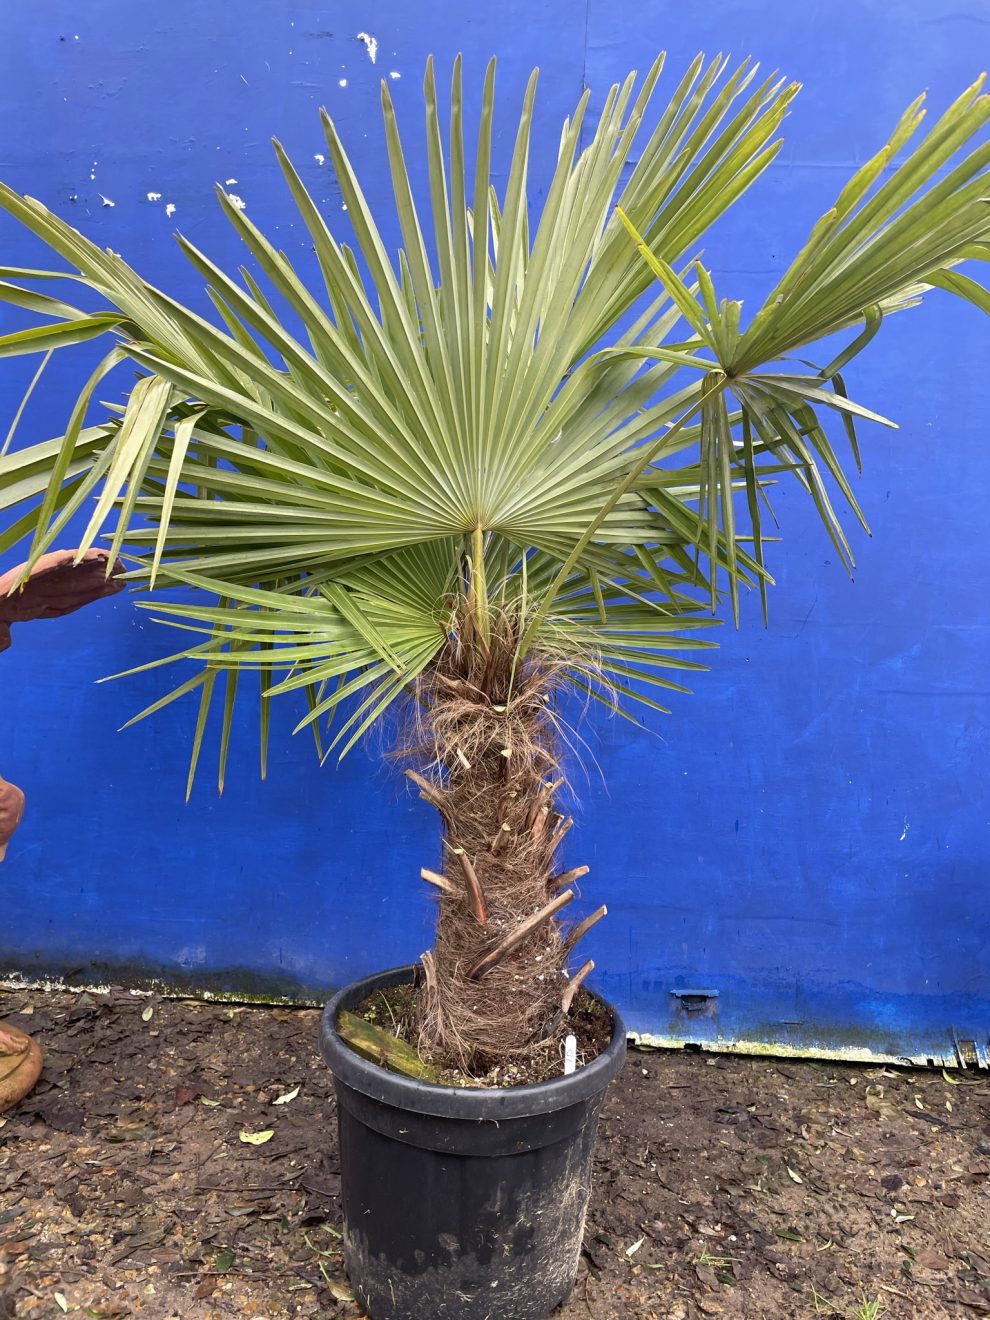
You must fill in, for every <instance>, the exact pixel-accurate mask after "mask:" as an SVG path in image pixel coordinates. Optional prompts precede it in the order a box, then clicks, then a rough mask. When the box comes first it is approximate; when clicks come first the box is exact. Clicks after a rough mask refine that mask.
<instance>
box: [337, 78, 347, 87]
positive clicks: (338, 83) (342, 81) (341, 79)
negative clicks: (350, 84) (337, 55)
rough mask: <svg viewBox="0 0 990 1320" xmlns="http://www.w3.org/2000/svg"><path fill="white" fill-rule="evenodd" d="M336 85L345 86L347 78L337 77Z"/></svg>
mask: <svg viewBox="0 0 990 1320" xmlns="http://www.w3.org/2000/svg"><path fill="white" fill-rule="evenodd" d="M337 86H338V87H346V86H347V79H346V78H339V79H338V80H337Z"/></svg>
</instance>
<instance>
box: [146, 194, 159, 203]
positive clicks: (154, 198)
mask: <svg viewBox="0 0 990 1320" xmlns="http://www.w3.org/2000/svg"><path fill="white" fill-rule="evenodd" d="M161 200H162V195H161V193H148V201H149V202H160V201H161Z"/></svg>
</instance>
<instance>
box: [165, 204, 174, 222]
mask: <svg viewBox="0 0 990 1320" xmlns="http://www.w3.org/2000/svg"><path fill="white" fill-rule="evenodd" d="M165 214H166V215H167V216H168V218H169V219H170V220H171V218H172V216H173V215H175V202H169V203H168V204H167V205H166V207H165Z"/></svg>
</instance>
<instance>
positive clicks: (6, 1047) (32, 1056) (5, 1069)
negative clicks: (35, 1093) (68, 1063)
mask: <svg viewBox="0 0 990 1320" xmlns="http://www.w3.org/2000/svg"><path fill="white" fill-rule="evenodd" d="M44 1061H45V1056H44V1055H43V1054H42V1052H41V1046H40V1045H39V1044H38V1042H37V1041H34V1040H32V1039H31V1037H30V1036H26V1035H25V1034H24V1032H23V1031H21V1030H20V1029H19V1028H18V1027H12V1026H11V1025H10V1023H9V1022H0V1112H2V1111H3V1110H4V1109H10V1108H11V1106H12V1105H16V1104H17V1102H18V1100H23V1099H24V1097H25V1096H26V1095H27V1093H28V1091H30V1090H31V1088H32V1087H33V1086H34V1084H35V1082H36V1081H37V1080H38V1078H39V1077H40V1076H41V1068H42V1065H43V1064H44Z"/></svg>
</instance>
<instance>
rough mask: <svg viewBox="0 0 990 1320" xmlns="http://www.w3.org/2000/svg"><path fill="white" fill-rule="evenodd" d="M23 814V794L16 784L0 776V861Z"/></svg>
mask: <svg viewBox="0 0 990 1320" xmlns="http://www.w3.org/2000/svg"><path fill="white" fill-rule="evenodd" d="M23 815H24V794H23V793H22V792H21V790H20V789H19V788H18V787H17V785H16V784H8V783H7V781H6V779H2V778H0V862H2V861H3V859H4V857H5V856H6V853H7V844H8V843H9V842H10V840H11V836H12V835H13V833H14V830H16V829H17V827H18V825H20V823H21V817H22V816H23Z"/></svg>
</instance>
